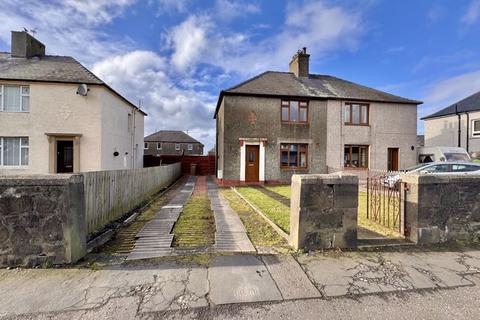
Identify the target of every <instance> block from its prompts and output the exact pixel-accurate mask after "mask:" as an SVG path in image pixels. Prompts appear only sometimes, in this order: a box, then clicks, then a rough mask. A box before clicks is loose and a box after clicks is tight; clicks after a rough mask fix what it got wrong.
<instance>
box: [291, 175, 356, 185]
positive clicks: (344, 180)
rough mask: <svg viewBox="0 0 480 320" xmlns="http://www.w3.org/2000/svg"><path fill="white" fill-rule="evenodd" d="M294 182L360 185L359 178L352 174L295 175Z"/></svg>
mask: <svg viewBox="0 0 480 320" xmlns="http://www.w3.org/2000/svg"><path fill="white" fill-rule="evenodd" d="M292 182H299V183H302V184H319V183H321V184H358V176H356V175H354V174H351V173H343V172H336V173H329V174H294V175H293V176H292Z"/></svg>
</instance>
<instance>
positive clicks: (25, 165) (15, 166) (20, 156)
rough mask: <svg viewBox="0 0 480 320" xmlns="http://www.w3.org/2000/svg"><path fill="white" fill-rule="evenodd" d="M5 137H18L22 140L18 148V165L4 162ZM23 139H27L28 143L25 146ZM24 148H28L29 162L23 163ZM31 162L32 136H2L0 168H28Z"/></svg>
mask: <svg viewBox="0 0 480 320" xmlns="http://www.w3.org/2000/svg"><path fill="white" fill-rule="evenodd" d="M3 138H16V139H19V140H20V148H18V152H19V154H18V159H19V161H20V162H19V164H18V165H13V166H6V165H4V164H3V145H4V143H3ZM22 139H27V141H28V145H26V146H24V145H22ZM22 149H27V150H28V162H27V164H22ZM29 164H30V138H29V137H0V168H2V169H26V168H28V165H29Z"/></svg>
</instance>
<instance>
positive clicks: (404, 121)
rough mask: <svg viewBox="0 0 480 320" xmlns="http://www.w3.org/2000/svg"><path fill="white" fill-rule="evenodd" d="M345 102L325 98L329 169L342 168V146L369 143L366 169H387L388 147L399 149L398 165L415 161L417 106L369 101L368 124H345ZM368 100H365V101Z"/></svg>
mask: <svg viewBox="0 0 480 320" xmlns="http://www.w3.org/2000/svg"><path fill="white" fill-rule="evenodd" d="M345 102H348V101H340V100H328V107H327V110H328V138H327V165H328V168H329V172H333V171H338V170H339V169H341V170H342V169H343V153H344V148H343V146H344V145H348V144H350V145H368V146H369V168H370V169H373V170H387V168H388V148H399V152H400V156H399V162H400V163H399V165H400V168H401V169H402V168H408V167H411V166H413V165H415V164H416V156H417V151H416V149H415V148H414V149H413V150H412V148H411V147H412V146H414V147H415V146H416V144H417V141H416V139H417V106H416V105H413V104H412V105H408V104H394V103H375V102H370V103H369V105H370V109H369V113H370V114H369V122H370V125H369V126H349V125H345V124H344V120H343V107H344V105H345ZM365 103H368V101H365Z"/></svg>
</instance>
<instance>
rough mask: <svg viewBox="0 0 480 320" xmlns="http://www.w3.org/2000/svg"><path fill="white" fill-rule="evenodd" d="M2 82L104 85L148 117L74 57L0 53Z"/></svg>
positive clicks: (0, 78) (0, 77) (0, 76)
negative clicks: (26, 56) (26, 55)
mask: <svg viewBox="0 0 480 320" xmlns="http://www.w3.org/2000/svg"><path fill="white" fill-rule="evenodd" d="M0 80H17V81H38V82H55V83H71V84H77V83H78V84H83V83H84V84H89V85H102V86H105V87H106V88H107V89H108V90H110V91H112V92H113V93H114V94H115V95H117V96H119V97H120V98H121V99H122V100H124V101H125V102H127V103H128V104H129V105H131V106H133V107H135V108H136V109H138V110H139V111H140V112H142V113H143V114H145V115H146V113H145V112H143V111H142V110H140V109H139V108H138V107H137V106H135V105H134V104H133V103H131V102H130V101H128V100H127V99H126V98H125V97H123V96H122V95H120V94H119V93H118V92H116V91H115V90H113V89H112V88H111V87H110V86H109V85H107V84H106V83H105V82H103V81H102V80H101V79H100V78H98V77H97V76H96V75H95V74H93V73H92V72H91V71H90V70H88V69H87V68H86V67H84V66H83V65H82V64H81V63H80V62H78V61H77V60H75V59H74V58H72V57H66V56H49V55H45V56H37V57H32V58H17V57H12V56H11V55H10V53H8V52H0Z"/></svg>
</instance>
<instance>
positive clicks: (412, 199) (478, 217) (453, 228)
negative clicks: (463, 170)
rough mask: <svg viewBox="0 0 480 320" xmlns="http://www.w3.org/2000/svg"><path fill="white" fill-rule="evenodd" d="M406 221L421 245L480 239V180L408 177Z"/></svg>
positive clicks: (413, 237)
mask: <svg viewBox="0 0 480 320" xmlns="http://www.w3.org/2000/svg"><path fill="white" fill-rule="evenodd" d="M402 181H404V182H406V183H407V184H408V187H409V191H408V192H407V196H406V208H405V213H406V222H407V230H408V231H409V237H410V240H412V241H413V242H416V243H419V244H431V243H441V242H446V241H450V240H455V241H456V240H460V241H468V242H478V241H479V240H480V177H478V176H474V175H448V176H441V175H405V176H404V177H403V178H402Z"/></svg>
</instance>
